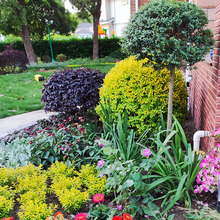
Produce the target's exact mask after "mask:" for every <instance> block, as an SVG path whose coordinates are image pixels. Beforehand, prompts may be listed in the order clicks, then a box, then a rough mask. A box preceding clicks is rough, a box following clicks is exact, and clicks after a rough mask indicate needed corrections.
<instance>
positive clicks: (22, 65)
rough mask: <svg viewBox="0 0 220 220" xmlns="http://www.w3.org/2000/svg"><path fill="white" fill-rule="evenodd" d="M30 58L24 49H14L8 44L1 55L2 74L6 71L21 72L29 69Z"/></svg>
mask: <svg viewBox="0 0 220 220" xmlns="http://www.w3.org/2000/svg"><path fill="white" fill-rule="evenodd" d="M28 63H29V61H28V58H27V57H26V55H25V54H24V52H23V51H19V50H14V49H13V48H12V45H8V46H7V47H6V50H5V51H3V52H2V54H1V55H0V75H4V74H6V73H21V72H23V71H24V70H26V69H27V66H26V65H27V64H28Z"/></svg>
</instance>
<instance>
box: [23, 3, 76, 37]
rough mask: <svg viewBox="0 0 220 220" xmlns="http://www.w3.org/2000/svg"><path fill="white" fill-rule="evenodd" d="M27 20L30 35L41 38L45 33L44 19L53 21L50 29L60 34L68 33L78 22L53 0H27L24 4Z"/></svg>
mask: <svg viewBox="0 0 220 220" xmlns="http://www.w3.org/2000/svg"><path fill="white" fill-rule="evenodd" d="M26 14H27V15H28V16H27V22H28V27H29V31H30V34H31V37H33V38H35V39H42V38H43V37H44V36H45V35H46V34H47V23H46V21H51V20H52V21H53V23H52V24H51V25H50V29H51V30H53V31H54V32H59V33H60V34H69V32H70V31H72V32H74V31H75V30H76V28H77V25H78V22H77V18H76V17H75V16H72V15H71V13H70V12H68V11H67V10H66V9H65V8H64V6H63V5H62V4H61V3H58V2H57V1H55V0H47V1H36V0H29V1H28V3H27V5H26Z"/></svg>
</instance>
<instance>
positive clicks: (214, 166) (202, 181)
mask: <svg viewBox="0 0 220 220" xmlns="http://www.w3.org/2000/svg"><path fill="white" fill-rule="evenodd" d="M200 168H202V170H201V171H200V172H199V173H198V175H197V179H196V182H197V184H198V185H197V186H196V188H195V190H194V192H195V193H201V192H202V191H203V190H204V191H205V192H208V191H210V192H211V193H213V192H214V191H215V190H216V189H217V186H218V177H219V175H220V144H218V145H217V147H216V148H215V149H213V150H212V151H211V152H210V153H209V155H207V156H206V157H205V158H204V159H203V160H202V162H201V164H200Z"/></svg>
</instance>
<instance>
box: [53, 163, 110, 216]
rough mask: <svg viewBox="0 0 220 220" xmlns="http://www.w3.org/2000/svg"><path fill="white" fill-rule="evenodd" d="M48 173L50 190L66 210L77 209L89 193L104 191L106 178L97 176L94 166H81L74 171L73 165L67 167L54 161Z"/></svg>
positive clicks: (85, 200) (84, 201) (87, 197)
mask: <svg viewBox="0 0 220 220" xmlns="http://www.w3.org/2000/svg"><path fill="white" fill-rule="evenodd" d="M66 171H68V172H66ZM49 175H50V176H51V178H52V185H51V189H52V191H53V192H54V193H55V194H56V195H57V196H58V199H59V201H60V203H61V204H62V206H63V207H64V208H65V209H66V210H67V211H68V212H74V211H77V210H79V209H80V208H81V207H82V205H84V204H85V203H86V202H87V200H88V199H89V197H90V195H95V193H97V192H99V193H103V192H105V188H104V187H105V185H106V178H105V177H103V178H100V177H97V175H98V171H97V170H95V168H94V166H90V165H86V166H82V168H81V170H79V172H76V171H75V168H74V167H73V166H72V167H71V168H70V169H68V167H67V165H64V164H63V163H62V162H56V163H54V164H52V166H51V167H50V168H49ZM91 179H92V181H94V182H91ZM82 189H83V190H82Z"/></svg>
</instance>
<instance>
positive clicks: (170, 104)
mask: <svg viewBox="0 0 220 220" xmlns="http://www.w3.org/2000/svg"><path fill="white" fill-rule="evenodd" d="M174 79H175V66H172V67H171V71H170V87H169V100H168V115H167V136H168V135H169V134H170V131H171V126H172V114H173V88H174Z"/></svg>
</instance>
